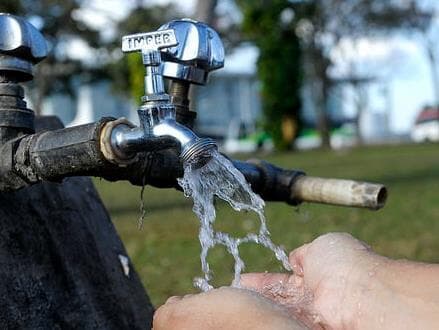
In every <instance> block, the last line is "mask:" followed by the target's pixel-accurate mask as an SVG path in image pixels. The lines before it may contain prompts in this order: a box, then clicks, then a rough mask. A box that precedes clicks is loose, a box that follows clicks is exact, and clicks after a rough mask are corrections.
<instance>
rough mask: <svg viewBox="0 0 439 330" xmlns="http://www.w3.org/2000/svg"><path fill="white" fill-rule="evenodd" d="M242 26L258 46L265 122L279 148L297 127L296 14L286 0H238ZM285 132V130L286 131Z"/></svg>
mask: <svg viewBox="0 0 439 330" xmlns="http://www.w3.org/2000/svg"><path fill="white" fill-rule="evenodd" d="M237 3H238V4H239V5H240V7H241V9H242V12H243V15H244V21H243V23H242V29H243V31H244V33H245V34H246V35H247V37H248V38H249V39H251V40H252V41H254V42H255V44H256V45H257V46H258V47H259V50H260V56H259V59H258V63H257V65H258V75H259V79H260V80H261V84H262V91H261V93H262V107H263V112H264V126H265V129H266V130H267V132H269V133H270V134H271V136H272V137H273V140H274V143H275V146H276V147H277V148H279V149H286V148H289V147H291V142H292V140H293V139H294V138H295V135H296V134H297V131H298V128H299V127H300V116H299V111H300V107H301V101H300V87H301V83H302V71H301V49H300V44H299V39H298V37H297V35H296V33H295V31H294V25H295V24H296V20H297V18H295V17H294V13H293V9H292V6H293V5H292V4H291V2H290V1H287V0H275V1H262V0H261V1H253V0H238V1H237ZM285 133H287V134H285Z"/></svg>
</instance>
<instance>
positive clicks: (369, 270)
mask: <svg viewBox="0 0 439 330" xmlns="http://www.w3.org/2000/svg"><path fill="white" fill-rule="evenodd" d="M289 261H290V264H291V266H292V268H293V274H271V273H257V274H244V275H242V278H241V285H242V287H245V288H250V289H252V290H255V291H257V292H259V293H261V294H262V295H264V296H265V297H267V298H269V299H271V300H272V301H275V302H276V303H278V304H280V305H282V306H284V307H285V308H286V309H288V311H289V313H290V315H292V316H294V317H295V318H297V319H299V320H301V321H302V322H303V323H304V324H306V325H307V326H308V327H310V328H325V329H354V328H358V327H359V323H358V322H360V321H361V316H362V314H366V313H367V308H368V307H369V305H368V304H369V301H370V299H369V298H370V297H369V295H370V290H369V289H370V288H371V283H372V282H373V274H374V272H376V270H377V269H378V268H380V267H382V266H383V265H384V264H385V263H386V258H384V257H380V256H378V255H377V254H375V253H373V252H372V251H371V249H370V247H369V246H367V245H366V244H365V243H363V242H361V241H359V240H357V239H355V238H353V237H352V236H351V235H349V234H342V233H330V234H326V235H323V236H320V237H318V238H317V239H315V240H314V241H313V242H311V243H309V244H305V245H303V246H301V247H299V248H298V249H296V250H294V251H293V252H291V253H290V256H289Z"/></svg>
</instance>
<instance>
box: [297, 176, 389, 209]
mask: <svg viewBox="0 0 439 330" xmlns="http://www.w3.org/2000/svg"><path fill="white" fill-rule="evenodd" d="M291 197H292V198H296V199H298V200H301V201H303V202H310V203H322V204H331V205H342V206H351V207H364V208H368V209H372V210H378V209H380V208H382V207H383V206H384V204H385V202H386V199H387V189H386V187H384V186H383V185H380V184H373V183H367V182H359V181H352V180H340V179H323V178H317V177H310V176H301V177H299V178H297V179H296V181H295V182H294V184H293V185H292V187H291Z"/></svg>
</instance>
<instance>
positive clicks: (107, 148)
mask: <svg viewBox="0 0 439 330" xmlns="http://www.w3.org/2000/svg"><path fill="white" fill-rule="evenodd" d="M121 124H123V125H127V126H129V127H131V128H133V127H135V125H134V124H133V123H131V122H130V121H128V120H127V119H126V118H123V117H122V118H119V119H116V120H112V121H108V122H106V123H105V124H104V126H103V127H102V130H101V134H100V137H99V139H100V141H99V142H100V148H101V152H102V154H103V155H104V157H105V159H106V160H108V161H109V162H111V163H113V164H117V165H119V166H121V167H124V166H127V165H129V164H132V163H133V162H134V161H135V160H136V157H132V158H128V159H123V158H121V157H119V156H118V155H117V154H116V153H115V152H114V150H113V146H112V144H111V133H112V132H113V128H115V127H116V126H118V125H121Z"/></svg>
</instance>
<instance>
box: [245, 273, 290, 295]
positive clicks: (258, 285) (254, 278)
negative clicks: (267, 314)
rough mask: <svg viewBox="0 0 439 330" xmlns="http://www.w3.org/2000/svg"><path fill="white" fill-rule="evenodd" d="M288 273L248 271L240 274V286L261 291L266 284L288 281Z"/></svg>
mask: <svg viewBox="0 0 439 330" xmlns="http://www.w3.org/2000/svg"><path fill="white" fill-rule="evenodd" d="M289 277H290V274H276V273H249V274H242V275H241V282H240V284H241V286H242V287H243V288H246V289H251V290H256V291H262V290H263V289H264V288H266V287H267V286H272V285H274V284H277V283H288V280H289Z"/></svg>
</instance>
